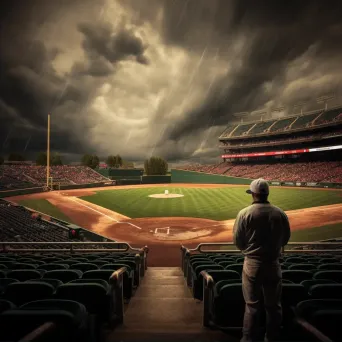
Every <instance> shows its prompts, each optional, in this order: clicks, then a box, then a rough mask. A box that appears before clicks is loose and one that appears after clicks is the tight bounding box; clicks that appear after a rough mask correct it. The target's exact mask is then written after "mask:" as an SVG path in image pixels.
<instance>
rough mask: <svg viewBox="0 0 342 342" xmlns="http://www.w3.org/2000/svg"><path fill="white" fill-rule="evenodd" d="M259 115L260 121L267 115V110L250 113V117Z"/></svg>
mask: <svg viewBox="0 0 342 342" xmlns="http://www.w3.org/2000/svg"><path fill="white" fill-rule="evenodd" d="M254 115H257V116H259V115H260V121H262V119H263V118H264V116H265V115H267V110H266V109H260V110H255V111H254V112H251V116H254Z"/></svg>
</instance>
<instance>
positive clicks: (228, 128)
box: [221, 125, 236, 138]
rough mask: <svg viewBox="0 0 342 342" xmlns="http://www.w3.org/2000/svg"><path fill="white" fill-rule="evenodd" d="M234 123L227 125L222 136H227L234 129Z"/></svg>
mask: <svg viewBox="0 0 342 342" xmlns="http://www.w3.org/2000/svg"><path fill="white" fill-rule="evenodd" d="M235 127H236V125H230V126H228V127H227V128H226V129H225V130H224V132H223V133H222V134H221V137H222V138H228V137H229V135H230V133H232V131H233V130H234V129H235Z"/></svg>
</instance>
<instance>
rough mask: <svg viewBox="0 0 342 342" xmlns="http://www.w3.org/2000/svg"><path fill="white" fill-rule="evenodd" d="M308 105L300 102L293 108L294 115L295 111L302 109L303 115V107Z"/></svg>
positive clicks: (301, 113)
mask: <svg viewBox="0 0 342 342" xmlns="http://www.w3.org/2000/svg"><path fill="white" fill-rule="evenodd" d="M306 104H307V102H298V103H296V104H295V105H294V106H293V114H294V111H295V110H296V109H298V108H300V115H303V107H304V106H305V105H306Z"/></svg>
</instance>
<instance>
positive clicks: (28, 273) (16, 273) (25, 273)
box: [7, 270, 42, 281]
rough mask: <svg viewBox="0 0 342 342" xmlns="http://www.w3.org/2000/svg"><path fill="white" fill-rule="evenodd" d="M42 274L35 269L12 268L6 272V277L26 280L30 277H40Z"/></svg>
mask: <svg viewBox="0 0 342 342" xmlns="http://www.w3.org/2000/svg"><path fill="white" fill-rule="evenodd" d="M41 277H42V274H41V273H40V272H39V271H37V270H13V271H9V272H8V273H7V278H13V279H17V280H19V281H26V280H31V279H40V278H41Z"/></svg>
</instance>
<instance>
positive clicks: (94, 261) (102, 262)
mask: <svg viewBox="0 0 342 342" xmlns="http://www.w3.org/2000/svg"><path fill="white" fill-rule="evenodd" d="M91 263H92V264H94V265H97V267H98V268H101V266H103V265H106V264H108V262H106V261H103V260H92V261H91Z"/></svg>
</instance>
